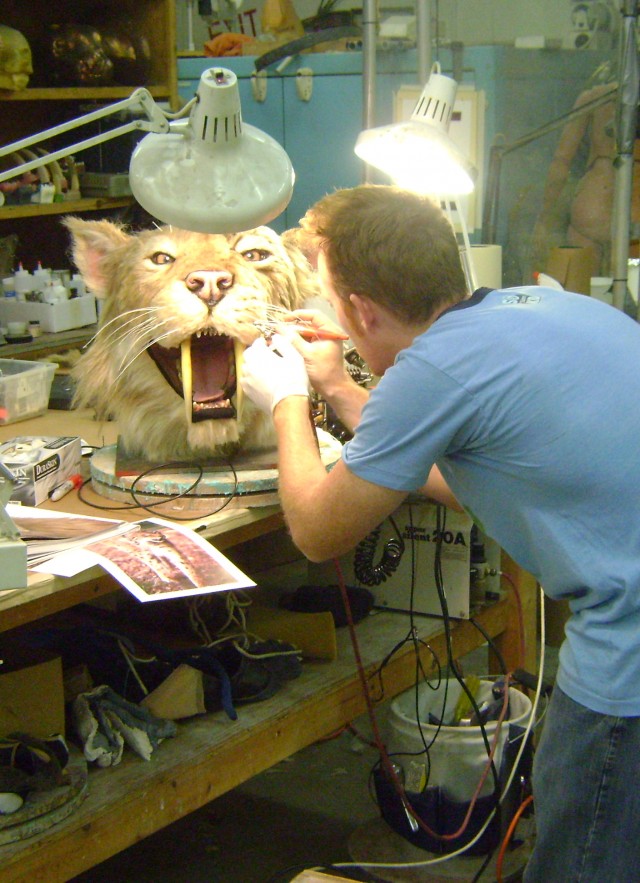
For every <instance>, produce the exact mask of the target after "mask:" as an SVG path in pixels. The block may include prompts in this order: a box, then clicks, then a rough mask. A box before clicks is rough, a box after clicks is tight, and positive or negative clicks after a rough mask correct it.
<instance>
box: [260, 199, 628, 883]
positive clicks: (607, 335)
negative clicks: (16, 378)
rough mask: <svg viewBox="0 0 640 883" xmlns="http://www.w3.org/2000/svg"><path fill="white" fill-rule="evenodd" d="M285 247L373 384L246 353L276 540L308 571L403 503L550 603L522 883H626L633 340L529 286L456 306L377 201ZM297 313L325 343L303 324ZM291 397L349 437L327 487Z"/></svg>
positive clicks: (311, 352) (402, 202) (446, 264)
mask: <svg viewBox="0 0 640 883" xmlns="http://www.w3.org/2000/svg"><path fill="white" fill-rule="evenodd" d="M300 237H301V239H300V241H301V242H302V243H303V244H304V246H305V248H306V249H307V252H308V254H309V255H310V256H312V257H314V258H316V259H317V266H318V273H319V278H320V281H321V285H322V288H323V291H324V294H325V295H326V296H327V298H328V299H329V301H330V303H331V304H332V306H333V308H334V310H335V314H336V317H337V320H338V322H339V323H340V326H341V327H342V328H343V329H344V331H345V332H346V333H348V335H349V337H350V338H351V340H352V341H353V344H354V345H355V347H356V348H357V350H358V352H359V354H360V355H361V356H362V358H363V359H364V360H365V362H366V363H367V364H368V366H369V368H370V369H371V370H372V372H373V373H374V374H375V375H377V376H379V377H380V380H379V382H378V383H377V385H376V387H375V388H374V389H373V391H371V392H370V391H368V390H365V389H363V388H362V387H360V386H358V385H357V384H356V383H354V381H353V380H352V379H351V377H350V375H349V374H348V372H347V371H346V369H345V367H344V364H343V360H342V349H341V344H339V343H337V342H335V341H331V340H326V339H319V340H317V341H312V342H308V341H305V340H302V338H299V337H298V336H297V335H296V334H295V332H293V333H288V332H287V330H286V327H283V329H282V332H283V333H282V334H281V335H276V336H275V337H274V341H275V345H271V346H269V345H268V344H267V343H266V342H265V341H264V340H263V339H260V340H258V341H256V343H255V344H253V346H251V347H250V348H249V349H248V350H247V352H246V354H245V366H244V377H243V386H244V388H245V391H246V392H247V394H248V395H249V396H250V398H252V399H253V400H254V401H255V402H256V403H257V404H258V405H259V406H260V407H262V408H263V409H264V410H266V411H268V412H271V413H272V414H273V419H274V423H275V427H276V432H277V437H278V448H279V489H280V497H281V501H282V506H283V509H284V513H285V517H286V520H287V524H288V526H289V529H290V531H291V535H292V537H293V540H294V542H295V543H296V544H297V545H298V547H299V548H300V549H301V550H302V552H303V553H304V554H305V555H306V556H307V557H308V558H310V559H311V560H313V561H323V560H327V559H329V558H333V557H336V556H339V555H342V554H343V553H345V552H347V551H349V550H351V549H352V548H353V547H354V546H355V545H356V544H357V543H358V542H359V541H360V540H361V539H363V538H364V537H365V536H367V534H369V533H370V532H371V531H372V530H373V529H374V528H375V527H376V526H377V525H378V524H380V523H381V522H382V521H383V520H384V519H385V518H386V517H387V516H388V515H389V514H391V513H392V512H393V511H394V510H395V509H397V507H398V506H399V505H400V503H402V502H403V500H404V499H405V497H406V496H407V494H408V493H412V492H416V491H421V492H423V493H424V494H426V495H427V496H429V497H431V498H432V499H435V500H438V501H440V502H443V503H445V504H447V505H449V506H453V507H455V508H459V507H460V506H461V507H463V508H464V509H465V510H466V511H467V512H469V514H470V515H471V516H472V517H473V518H474V520H475V521H476V522H477V523H478V524H479V525H480V526H481V527H482V529H483V530H484V531H485V532H486V533H487V534H489V535H490V536H491V537H493V538H494V539H495V540H496V541H497V542H498V543H499V544H500V546H501V547H502V548H503V549H505V551H506V552H507V553H508V554H509V555H510V556H511V557H512V558H513V559H514V560H515V561H516V562H517V563H518V564H519V565H520V566H522V567H523V568H525V569H526V570H528V571H529V572H530V573H532V574H533V575H534V576H535V577H536V578H537V579H538V580H539V582H540V583H541V585H542V586H543V588H544V590H545V592H546V594H548V595H549V596H550V597H552V598H564V599H567V600H569V603H570V607H571V611H572V616H571V618H570V620H569V622H568V624H567V628H566V639H565V642H564V644H563V646H562V649H561V652H560V666H559V671H558V675H557V681H556V685H555V688H554V691H553V697H552V701H551V705H550V708H549V712H548V714H547V718H546V722H545V726H544V735H543V738H542V739H541V744H540V746H539V748H538V750H537V752H536V758H535V766H534V777H533V793H534V805H535V810H536V829H537V837H536V845H535V848H534V850H533V854H532V856H531V859H530V861H529V863H528V866H527V870H526V872H525V880H526V881H527V883H534V881H544V883H556V881H557V883H567V881H571V880H581V881H590V883H602V881H603V880H615V881H616V883H626V881H629V883H630V881H633V880H636V879H637V878H638V873H639V872H638V868H639V867H640V788H639V787H638V776H637V772H638V771H639V770H640V760H639V758H640V457H639V456H638V454H637V449H638V447H639V446H640V326H639V325H638V324H637V323H636V322H635V321H634V320H632V319H631V318H629V317H628V316H626V315H624V314H623V313H622V312H620V311H618V310H615V309H613V308H612V307H609V306H606V305H604V304H602V303H600V302H598V301H594V300H592V299H591V298H587V297H584V296H582V295H578V294H572V293H569V292H562V291H556V290H552V289H547V288H538V287H527V286H524V287H522V288H513V289H506V290H498V291H494V290H488V289H480V290H478V291H476V292H474V293H473V294H472V295H471V296H470V297H469V296H468V292H467V291H466V287H465V279H464V274H463V271H462V267H461V263H460V257H459V253H458V247H457V242H456V239H455V235H454V234H453V231H452V229H451V226H450V224H449V222H448V220H447V219H446V217H445V216H444V215H443V214H442V212H441V211H440V208H439V206H438V205H436V204H435V203H434V202H433V201H432V200H430V199H428V198H425V197H420V196H416V195H414V194H411V193H408V192H406V191H402V190H399V189H397V188H395V187H383V186H368V185H365V186H362V187H356V188H353V189H350V190H342V191H337V192H336V193H334V194H331V195H329V196H327V197H325V198H324V199H322V200H320V202H319V203H318V204H317V205H316V206H314V207H313V208H312V209H311V210H310V211H309V212H308V213H307V215H306V216H305V218H304V219H303V221H302V229H301V231H300ZM299 315H301V316H302V317H303V318H304V319H305V320H306V321H307V322H309V323H311V324H312V325H313V326H314V327H316V328H317V329H318V330H319V331H325V332H326V331H329V332H330V331H331V330H335V326H333V323H331V322H330V320H329V319H327V318H326V317H325V316H323V315H322V314H320V313H316V312H303V313H301V314H299ZM325 336H326V335H319V337H325ZM272 344H273V341H272ZM309 382H310V383H311V385H312V386H313V387H314V388H315V389H316V390H317V391H318V392H319V393H320V395H321V396H322V397H323V398H324V399H326V400H327V401H328V402H329V404H330V405H331V406H332V407H333V409H334V410H335V411H336V413H337V414H338V416H339V417H340V419H341V420H342V422H343V423H344V424H345V426H346V427H347V428H348V429H350V430H351V431H352V432H353V439H352V440H351V441H349V442H347V444H346V445H345V447H344V450H343V455H342V459H341V460H340V461H339V462H338V463H337V464H336V466H335V467H334V468H333V469H332V470H331V471H330V472H329V473H327V472H326V471H325V469H324V466H323V465H322V462H321V460H320V458H319V456H318V451H317V446H316V443H315V439H314V436H313V432H312V431H311V427H310V424H309V419H308V398H307V396H308V384H309ZM328 514H330V517H328Z"/></svg>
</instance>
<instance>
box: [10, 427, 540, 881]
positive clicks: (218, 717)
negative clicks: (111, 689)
mask: <svg viewBox="0 0 640 883" xmlns="http://www.w3.org/2000/svg"><path fill="white" fill-rule="evenodd" d="M60 419H61V415H60V414H54V415H53V416H51V415H46V416H45V417H43V418H36V420H33V421H25V422H23V423H20V424H15V425H13V426H6V427H2V429H0V441H4V440H6V439H8V438H11V437H12V436H13V435H31V434H40V433H41V434H43V435H44V434H50V435H56V434H65V435H70V434H77V435H80V436H81V437H82V438H84V439H85V440H87V441H88V442H90V443H94V444H111V443H113V441H114V440H115V434H116V429H115V427H114V426H112V425H110V424H106V425H101V424H97V423H92V421H91V419H90V415H88V414H86V413H81V414H78V413H74V414H73V415H68V414H64V415H62V422H60ZM16 430H17V431H16ZM70 496H71V495H68V496H67V497H65V498H64V500H62V501H60V503H58V504H54V505H55V506H56V507H57V508H59V509H61V510H63V511H82V504H80V503H78V501H77V500H75V499H71V500H70V499H69V497H70ZM63 504H64V505H63ZM48 505H52V504H48ZM78 507H79V508H78ZM84 511H85V514H96V513H95V511H93V510H90V509H88V508H87V509H85V510H84ZM132 517H137V518H141V517H144V512H140V513H138V514H137V516H134V515H132ZM281 526H282V517H281V514H280V512H279V510H278V508H277V507H264V508H257V509H250V510H246V509H232V510H224V511H223V512H221V513H219V515H217V516H213V517H212V518H211V519H210V522H209V523H208V524H207V527H206V534H205V535H207V536H209V537H210V538H215V544H216V546H217V547H219V548H224V549H225V550H226V554H228V555H229V557H230V558H231V559H232V560H233V554H232V552H231V553H230V552H229V550H230V549H231V550H233V546H234V545H236V544H238V543H244V542H247V541H250V540H251V539H252V538H255V537H256V536H258V535H259V534H262V533H265V532H269V531H273V530H275V529H278V528H281ZM503 569H508V570H509V572H510V574H511V577H512V579H513V580H514V581H515V582H516V584H517V585H518V587H519V593H520V597H521V599H522V602H523V621H524V629H525V637H526V639H527V641H528V646H529V654H530V655H531V654H535V633H536V624H535V611H536V592H535V584H534V583H533V581H532V580H531V579H530V578H529V577H528V576H527V575H526V574H523V573H521V572H520V571H518V570H517V568H515V567H513V565H512V564H511V563H510V562H509V561H506V562H505V563H504V564H503ZM28 583H29V584H28V586H27V587H25V588H24V589H18V590H13V591H8V592H2V593H0V630H7V629H13V628H15V627H17V626H20V625H24V624H26V623H28V622H31V621H33V620H35V619H38V618H40V617H42V616H45V615H47V614H48V613H52V612H57V611H59V610H62V609H64V608H67V607H71V606H73V605H75V604H77V603H79V602H81V601H87V600H91V599H92V598H95V597H97V596H98V595H101V594H104V593H105V592H108V591H114V590H117V589H118V586H117V584H116V583H114V581H113V580H112V579H111V577H109V576H107V575H105V574H103V572H102V571H101V570H100V569H98V568H95V569H93V570H92V571H87V572H85V573H83V574H81V575H80V576H78V577H76V578H74V579H72V580H70V579H60V578H56V577H49V576H46V575H36V574H31V575H30V576H29V580H28ZM474 618H475V620H476V621H477V623H478V624H479V626H480V627H481V628H482V629H483V630H484V632H485V633H486V634H487V635H488V636H490V637H491V638H492V639H493V640H494V641H495V643H496V644H497V646H498V648H499V650H500V651H501V652H502V654H503V656H504V658H505V660H506V663H507V666H508V667H512V666H515V665H516V664H520V663H521V660H520V658H519V645H520V625H519V617H518V614H517V607H516V604H515V601H514V596H513V593H511V592H509V593H508V594H507V595H506V597H504V598H503V599H502V600H500V601H498V602H495V603H492V604H489V605H486V606H485V607H484V608H482V609H480V610H478V611H476V613H475V615H474ZM417 624H418V630H419V636H420V638H421V639H422V641H423V642H424V644H423V645H422V646H421V649H420V654H421V658H422V663H423V666H424V669H425V670H426V671H430V670H431V669H432V667H433V664H434V662H433V660H434V656H433V654H435V656H436V657H437V658H438V659H440V660H446V658H447V648H446V642H445V637H444V634H443V632H442V623H441V622H440V621H439V620H436V619H428V618H421V619H418V620H417ZM409 627H410V622H409V616H408V614H398V613H377V614H374V615H372V616H370V617H369V618H367V619H366V620H364V621H363V622H361V623H360V624H359V625H358V626H357V628H356V632H357V635H358V642H359V645H360V653H361V656H362V661H363V665H364V667H365V671H366V673H367V676H369V677H370V676H372V675H373V674H374V673H375V672H376V670H377V668H378V666H379V664H380V662H381V660H382V659H384V658H385V657H386V656H387V654H388V653H389V650H390V649H391V648H392V647H394V646H395V645H396V644H397V643H398V642H399V641H400V639H401V638H403V637H405V636H406V635H407V633H408V631H409ZM427 643H428V646H427ZM484 643H485V638H484V637H483V635H482V633H481V631H480V630H479V629H478V628H476V627H475V626H474V625H473V624H472V623H471V622H468V621H458V622H456V623H454V624H453V631H452V646H453V653H454V655H455V656H456V657H461V656H464V655H465V654H466V653H468V652H470V651H471V650H473V649H475V648H476V647H479V646H481V645H482V644H484ZM338 647H339V652H338V658H337V659H336V660H335V661H332V662H309V661H306V662H305V663H304V666H303V673H302V675H301V677H300V678H298V679H296V680H294V681H291V682H289V683H288V684H287V685H286V686H285V687H284V688H283V689H282V690H281V691H280V692H279V693H277V694H276V695H275V696H273V697H272V698H271V699H269V700H266V701H263V702H260V703H256V704H253V705H250V706H241V707H240V709H239V716H238V720H237V721H230V720H229V719H228V718H227V717H226V715H225V714H224V713H223V712H218V713H213V714H207V715H204V716H202V717H198V718H193V719H190V720H189V721H187V722H182V723H180V724H179V732H178V735H177V737H175V738H172V739H169V740H166V741H165V742H163V743H162V744H161V745H160V747H159V748H158V749H157V750H156V751H155V752H154V754H153V756H152V758H151V760H150V761H148V762H145V761H144V760H142V759H141V758H140V757H138V756H136V755H134V754H133V753H131V752H125V754H124V756H123V759H122V762H121V763H120V765H118V766H117V767H115V768H107V769H91V770H90V772H89V788H88V796H87V798H86V799H85V800H84V802H82V803H81V804H80V805H79V806H78V807H77V808H76V809H75V810H74V812H73V813H72V814H71V815H70V816H69V817H68V818H66V819H64V820H62V821H60V822H58V823H57V824H56V825H54V826H53V827H51V828H50V829H48V830H47V831H45V832H44V833H41V834H38V835H35V836H33V837H30V838H28V839H25V840H23V841H19V842H16V843H12V844H9V845H6V846H2V847H0V883H10V881H11V883H18V881H20V883H22V881H24V880H31V879H37V880H38V881H39V883H54V881H55V883H60V881H65V880H69V879H70V878H72V877H74V876H76V875H77V874H79V873H81V872H82V871H84V870H86V869H88V868H90V867H92V866H93V865H96V864H98V863H99V862H102V861H104V860H105V859H107V858H109V857H110V856H112V855H114V854H116V853H117V852H120V851H121V850H123V849H125V848H127V847H128V846H131V845H132V844H134V843H136V842H137V841H139V840H140V839H142V838H144V837H147V836H148V835H150V834H152V833H154V832H155V831H158V830H160V829H161V828H163V827H164V826H166V825H168V824H170V823H171V822H174V821H176V820H177V819H179V818H181V817H183V816H185V815H187V814H188V813H190V812H192V811H194V810H196V809H198V808H199V807H201V806H203V805H204V804H206V803H208V802H209V801H210V800H212V799H214V798H215V797H218V796H219V795H221V794H223V793H225V792H226V791H228V790H230V789H232V788H234V787H236V786H237V785H239V784H241V783H242V782H244V781H246V780H247V779H249V778H251V777H252V776H254V775H256V774H257V773H259V772H261V771H263V770H265V769H267V768H268V767H270V766H272V765H274V764H276V763H278V762H279V761H281V760H283V759H284V758H286V757H288V756H290V755H292V754H294V753H295V752H297V751H299V750H300V749H302V748H304V747H305V746H307V745H309V744H311V743H313V742H314V741H316V740H318V739H320V738H322V737H325V736H327V735H328V734H330V733H332V732H335V731H336V730H339V729H340V728H341V727H343V726H344V725H345V724H347V723H348V722H350V721H351V720H353V719H354V718H356V717H358V716H359V715H361V714H362V713H363V712H365V711H366V700H365V695H364V693H363V690H362V685H361V681H360V677H359V675H358V672H357V669H356V666H355V662H354V650H353V647H352V646H351V642H350V638H349V634H348V633H347V631H346V630H344V629H343V630H339V635H338ZM415 672H416V659H415V651H414V645H413V644H412V643H410V644H407V645H405V646H404V647H403V648H402V649H401V650H399V651H398V652H397V653H395V654H394V655H393V657H392V658H391V660H390V661H389V663H388V664H387V665H386V667H385V669H384V673H383V682H384V696H385V699H389V698H391V697H392V696H394V695H396V694H397V693H399V692H401V691H403V690H405V689H407V688H409V687H410V686H411V684H412V683H413V682H414V680H415ZM376 683H377V679H376ZM373 692H374V694H375V687H374V688H373Z"/></svg>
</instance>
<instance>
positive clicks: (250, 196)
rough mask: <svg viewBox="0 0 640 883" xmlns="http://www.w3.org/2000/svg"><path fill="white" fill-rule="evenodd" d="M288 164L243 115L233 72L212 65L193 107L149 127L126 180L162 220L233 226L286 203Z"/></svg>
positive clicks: (290, 179)
mask: <svg viewBox="0 0 640 883" xmlns="http://www.w3.org/2000/svg"><path fill="white" fill-rule="evenodd" d="M294 177H295V176H294V171H293V167H292V165H291V161H290V160H289V157H288V156H287V154H286V152H285V151H284V149H283V148H282V147H281V145H280V144H278V142H277V141H276V140H275V139H273V138H271V136H269V135H267V134H266V133H264V132H262V131H260V129H256V128H255V127H254V126H250V125H246V124H244V123H243V121H242V113H241V109H240V95H239V91H238V82H237V78H236V76H235V74H234V73H233V72H231V71H229V70H226V69H224V68H211V69H210V70H208V71H206V72H205V73H204V74H203V75H202V77H201V79H200V85H199V87H198V91H197V94H196V100H195V105H194V108H193V110H192V112H191V115H190V116H189V118H188V119H187V120H178V121H176V122H172V123H171V131H170V132H169V133H168V134H155V133H151V134H149V135H146V136H145V137H144V138H143V139H142V141H140V143H139V144H138V146H137V147H136V149H135V150H134V152H133V155H132V157H131V164H130V167H129V180H130V184H131V190H132V193H133V195H134V196H135V198H136V199H137V200H138V202H139V203H140V205H142V207H143V208H144V209H146V210H147V211H148V212H149V213H150V214H151V215H153V216H154V217H155V218H158V219H159V220H161V221H163V222H164V223H166V224H174V225H175V226H177V227H182V228H184V229H187V230H194V231H196V232H201V233H232V232H237V231H239V230H248V229H250V228H252V227H257V226H260V225H261V224H267V223H269V221H272V220H273V219H274V218H275V217H277V216H278V215H279V214H280V213H281V212H282V211H284V209H285V208H286V207H287V205H288V203H289V200H290V199H291V194H292V192H293V184H294Z"/></svg>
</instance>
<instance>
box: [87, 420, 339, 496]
mask: <svg viewBox="0 0 640 883" xmlns="http://www.w3.org/2000/svg"><path fill="white" fill-rule="evenodd" d="M318 442H319V445H320V455H321V457H322V462H323V463H324V465H325V466H326V467H327V468H330V467H331V466H333V465H334V464H335V463H336V462H337V461H338V460H339V459H340V452H341V450H342V445H341V443H340V442H339V441H337V439H335V438H333V436H331V435H329V433H327V432H324V431H323V430H318ZM118 454H119V452H118V446H117V445H109V446H108V447H105V448H101V449H100V450H99V451H96V452H95V453H94V454H93V456H92V457H91V486H92V488H93V489H94V491H95V492H96V493H97V494H100V496H102V497H107V498H108V499H110V500H118V501H119V502H126V503H136V502H138V503H142V504H143V505H145V506H147V505H149V504H153V505H156V504H158V503H162V502H165V501H166V502H171V501H173V500H175V499H176V498H178V497H179V498H180V504H181V508H182V509H184V510H187V511H188V510H194V512H196V513H197V512H201V511H203V510H204V511H215V510H216V508H217V507H218V506H219V505H221V504H226V505H227V507H233V508H236V507H241V508H245V507H251V506H272V505H274V504H276V503H277V502H278V469H277V451H276V450H275V449H273V450H268V451H255V452H249V453H244V454H241V455H238V456H236V457H234V460H233V469H232V468H231V467H230V465H229V463H228V462H227V461H224V460H211V461H208V462H205V463H202V464H199V465H200V467H201V469H202V472H201V471H200V468H199V466H197V465H195V464H194V463H184V464H182V463H172V464H169V465H160V464H159V465H156V464H153V463H140V462H139V461H137V462H136V464H135V467H132V466H131V464H123V462H122V461H121V459H120V458H119V456H118Z"/></svg>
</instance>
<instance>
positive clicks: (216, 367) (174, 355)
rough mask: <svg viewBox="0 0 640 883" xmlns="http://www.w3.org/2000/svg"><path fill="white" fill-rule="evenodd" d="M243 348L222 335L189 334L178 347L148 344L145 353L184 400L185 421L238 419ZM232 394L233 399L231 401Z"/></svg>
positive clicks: (230, 338)
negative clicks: (240, 367) (240, 365)
mask: <svg viewBox="0 0 640 883" xmlns="http://www.w3.org/2000/svg"><path fill="white" fill-rule="evenodd" d="M243 349H244V347H243V346H242V344H240V343H238V341H235V340H234V339H233V338H232V337H227V336H226V335H225V334H214V333H211V334H207V333H206V332H202V333H201V334H193V335H191V337H188V338H187V339H186V340H184V341H183V342H182V344H181V346H179V347H177V346H176V347H163V346H160V345H159V344H157V343H154V344H152V345H151V346H150V347H149V348H148V349H147V352H148V353H149V355H150V356H151V358H152V359H153V361H154V362H155V363H156V365H157V366H158V369H159V370H160V372H161V373H162V376H163V377H164V379H165V380H166V381H167V383H168V384H169V385H170V386H171V388H172V389H173V390H175V392H177V393H178V395H179V396H181V397H182V398H183V399H184V401H185V409H186V414H187V421H188V422H189V423H199V422H200V421H202V420H220V419H223V418H227V419H229V418H232V419H233V418H236V419H237V418H238V417H239V413H240V411H241V393H242V390H241V387H240V385H239V384H238V363H239V361H240V358H241V353H242V351H243ZM234 397H235V400H234Z"/></svg>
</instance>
